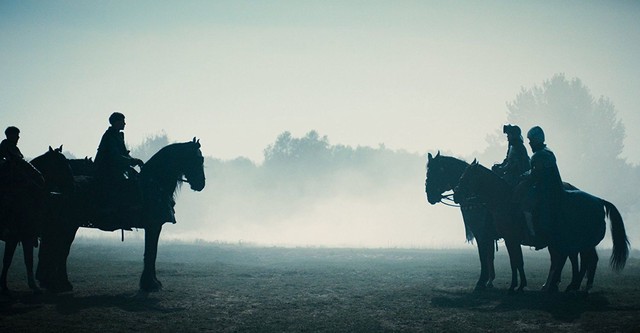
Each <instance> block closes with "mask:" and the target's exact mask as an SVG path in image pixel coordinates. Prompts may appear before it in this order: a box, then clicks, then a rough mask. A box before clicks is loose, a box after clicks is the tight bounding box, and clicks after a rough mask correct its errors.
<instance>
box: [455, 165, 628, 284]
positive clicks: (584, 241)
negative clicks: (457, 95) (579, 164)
mask: <svg viewBox="0 0 640 333" xmlns="http://www.w3.org/2000/svg"><path fill="white" fill-rule="evenodd" d="M565 187H566V186H565ZM455 191H456V196H460V197H461V198H464V197H465V196H467V195H469V193H473V194H474V195H476V196H478V197H479V198H481V200H483V201H485V202H486V203H487V208H488V209H489V210H490V211H492V213H493V214H494V218H495V217H499V219H500V223H502V224H504V226H505V228H511V229H513V233H514V234H518V233H521V232H523V231H524V230H525V223H524V222H523V219H524V216H523V214H522V212H521V210H520V209H519V207H516V209H514V205H513V204H512V201H511V189H510V188H508V185H506V183H505V182H504V181H503V180H502V179H501V178H500V177H498V176H497V175H496V174H495V173H493V172H491V170H489V169H487V168H485V167H484V166H482V165H480V164H479V163H477V162H475V161H474V163H472V164H471V165H469V167H467V170H465V172H464V173H463V175H462V177H461V178H460V181H459V183H458V186H457V187H456V189H455ZM561 206H562V212H561V214H560V215H561V218H560V221H559V222H558V223H557V224H556V225H554V226H552V232H551V235H550V239H549V253H550V255H551V267H550V270H549V277H548V279H547V283H546V284H545V286H546V287H547V288H548V289H549V290H550V291H555V290H557V288H558V283H559V282H560V276H561V274H562V268H563V266H564V264H565V262H566V259H567V257H568V256H573V257H576V256H577V254H578V253H580V255H581V259H582V261H583V265H582V267H581V268H580V273H579V275H577V276H576V274H575V270H574V276H573V278H572V282H571V284H570V286H569V287H570V288H569V287H568V289H576V290H577V289H579V288H580V284H581V283H582V279H583V277H584V274H585V273H588V274H589V276H588V281H587V289H590V288H591V286H592V285H593V276H594V274H595V269H596V267H597V260H598V256H597V253H596V251H595V246H596V245H598V244H599V243H600V241H601V240H602V239H603V238H604V235H605V229H606V222H605V217H608V218H609V220H610V222H611V238H612V240H613V252H612V254H611V259H610V264H611V267H612V268H613V269H614V270H616V271H618V270H621V269H622V268H624V265H625V263H626V260H627V257H628V255H629V242H628V240H627V236H626V232H625V228H624V223H623V221H622V217H621V216H620V213H619V212H618V209H617V208H616V207H615V206H614V205H613V204H612V203H610V202H608V201H606V200H603V199H600V198H597V197H595V196H593V195H590V194H588V193H586V192H583V191H580V190H565V191H564V196H563V198H562V205H561ZM509 217H511V218H509ZM496 223H498V222H496ZM505 241H506V239H505Z"/></svg>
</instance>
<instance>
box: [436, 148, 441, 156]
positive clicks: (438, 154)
mask: <svg viewBox="0 0 640 333" xmlns="http://www.w3.org/2000/svg"><path fill="white" fill-rule="evenodd" d="M438 156H440V149H438V153H437V154H436V157H438Z"/></svg>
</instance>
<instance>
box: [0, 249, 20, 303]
mask: <svg viewBox="0 0 640 333" xmlns="http://www.w3.org/2000/svg"><path fill="white" fill-rule="evenodd" d="M9 238H11V237H9ZM16 247H18V240H17V239H13V238H11V239H7V240H6V241H5V243H4V257H3V258H2V275H1V276H0V289H2V290H1V292H2V293H3V294H5V295H8V294H9V287H8V286H7V274H8V273H9V267H11V262H12V261H13V254H14V253H15V252H16Z"/></svg>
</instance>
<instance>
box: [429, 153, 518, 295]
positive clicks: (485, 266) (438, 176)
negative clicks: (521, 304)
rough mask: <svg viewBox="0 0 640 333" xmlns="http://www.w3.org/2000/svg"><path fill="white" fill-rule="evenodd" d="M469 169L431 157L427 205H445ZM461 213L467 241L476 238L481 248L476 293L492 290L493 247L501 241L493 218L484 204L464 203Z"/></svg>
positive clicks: (450, 160) (446, 158)
mask: <svg viewBox="0 0 640 333" xmlns="http://www.w3.org/2000/svg"><path fill="white" fill-rule="evenodd" d="M467 166H469V164H468V163H467V162H465V161H462V160H459V159H457V158H454V157H449V156H443V155H440V152H438V154H436V156H435V157H433V156H432V155H431V153H429V154H428V160H427V177H426V180H425V191H426V193H427V201H429V203H430V204H432V205H435V204H436V203H438V202H442V200H443V198H445V197H443V194H444V193H445V192H447V191H451V190H453V189H454V188H455V186H456V185H457V184H458V180H459V179H460V176H462V173H463V172H464V170H465V169H466V168H467ZM460 211H461V212H462V219H463V221H464V226H465V230H466V236H467V240H468V241H472V240H473V239H474V238H475V239H476V243H477V246H478V256H479V257H480V277H479V278H478V282H477V283H476V286H475V290H482V289H485V288H487V287H489V288H491V287H493V280H494V279H495V277H496V273H495V268H494V258H495V257H494V255H495V253H494V250H495V247H494V244H495V241H496V240H497V239H498V237H497V234H496V231H495V228H494V226H493V221H492V220H491V215H490V214H489V212H488V211H487V209H486V207H485V206H484V204H482V203H480V202H474V201H472V200H466V201H465V202H462V203H461V204H460ZM512 288H513V287H512Z"/></svg>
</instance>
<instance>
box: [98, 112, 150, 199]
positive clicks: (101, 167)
mask: <svg viewBox="0 0 640 333" xmlns="http://www.w3.org/2000/svg"><path fill="white" fill-rule="evenodd" d="M109 123H110V124H111V126H110V127H109V128H108V129H107V130H106V131H105V132H104V134H103V135H102V139H101V140H100V145H99V146H98V152H97V154H96V160H95V170H96V173H95V178H96V181H97V185H98V188H99V189H100V190H101V193H100V198H101V199H102V203H103V204H102V205H101V208H103V209H105V208H106V209H105V210H106V211H109V210H113V209H114V208H115V209H116V210H122V209H121V208H126V207H129V208H130V207H131V206H132V205H137V204H140V202H141V198H140V189H139V185H138V183H137V176H138V172H137V171H136V170H135V169H133V167H134V166H136V165H137V166H142V165H143V164H144V163H143V162H142V160H140V159H138V158H134V157H131V155H130V154H129V150H127V147H126V146H125V143H124V132H122V131H123V130H124V127H125V125H126V123H125V117H124V115H123V114H122V113H120V112H114V113H113V114H111V116H110V117H109Z"/></svg>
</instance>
